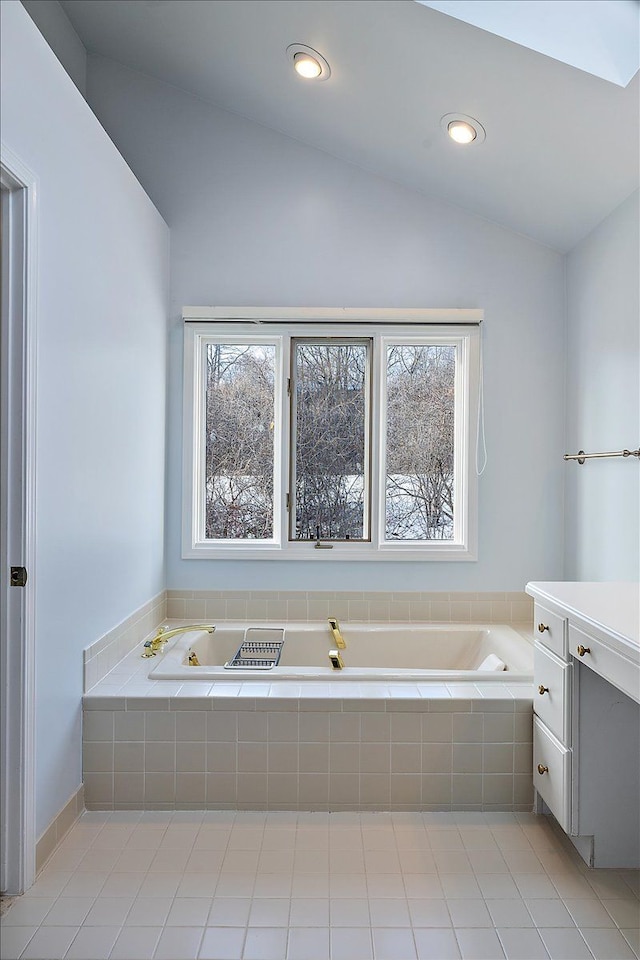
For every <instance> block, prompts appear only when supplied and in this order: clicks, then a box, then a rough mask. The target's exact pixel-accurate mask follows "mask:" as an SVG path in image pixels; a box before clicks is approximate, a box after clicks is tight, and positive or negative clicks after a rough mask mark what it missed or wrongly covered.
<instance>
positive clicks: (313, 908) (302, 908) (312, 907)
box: [289, 897, 329, 927]
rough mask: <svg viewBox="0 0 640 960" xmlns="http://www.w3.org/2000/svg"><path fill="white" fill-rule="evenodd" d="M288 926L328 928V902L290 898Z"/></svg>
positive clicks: (324, 900) (310, 898)
mask: <svg viewBox="0 0 640 960" xmlns="http://www.w3.org/2000/svg"><path fill="white" fill-rule="evenodd" d="M289 925H290V926H292V927H328V926H329V900H328V899H315V898H313V897H303V898H299V897H292V898H291V913H290V915H289Z"/></svg>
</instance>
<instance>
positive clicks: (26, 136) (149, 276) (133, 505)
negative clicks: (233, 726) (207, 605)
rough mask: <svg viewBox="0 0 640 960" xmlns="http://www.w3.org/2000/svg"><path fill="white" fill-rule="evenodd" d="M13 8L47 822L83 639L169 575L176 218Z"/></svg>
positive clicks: (63, 767) (71, 779)
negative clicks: (168, 421)
mask: <svg viewBox="0 0 640 960" xmlns="http://www.w3.org/2000/svg"><path fill="white" fill-rule="evenodd" d="M1 7H2V73H3V76H2V81H3V82H2V137H3V141H4V143H5V144H6V145H7V146H8V147H9V149H10V150H11V151H13V153H15V154H16V155H17V156H18V157H19V158H20V160H21V161H22V163H24V164H25V165H26V166H27V167H28V168H30V170H31V171H32V172H33V173H34V174H35V175H36V176H37V177H38V181H39V199H38V230H39V259H38V268H39V278H38V299H39V303H38V374H37V529H36V537H37V548H36V569H35V571H31V573H32V575H33V576H32V579H31V581H30V582H31V584H32V589H35V590H36V603H37V607H36V619H37V623H36V630H37V638H36V643H37V668H36V671H37V678H36V682H37V708H36V709H37V750H36V752H37V756H36V761H37V798H36V806H37V831H38V834H40V833H41V832H42V831H43V830H44V829H45V827H47V825H48V824H49V822H50V820H51V819H52V817H53V816H54V815H55V814H57V813H58V811H59V809H60V808H61V806H62V805H63V804H64V803H66V801H67V800H68V799H69V797H70V796H71V794H72V793H73V792H74V791H75V790H76V789H77V788H78V786H79V785H80V782H81V736H80V733H81V729H80V724H81V717H80V711H81V696H82V649H83V648H84V647H85V646H87V645H88V644H90V643H92V642H93V641H95V640H96V639H97V638H98V637H100V636H101V635H102V634H103V633H105V632H106V631H107V630H109V629H111V628H113V627H114V626H116V625H117V624H118V623H119V622H120V621H121V620H123V619H124V618H125V617H127V616H128V615H130V614H131V613H132V612H133V611H134V610H136V609H137V608H138V607H139V606H141V605H142V604H143V603H145V602H146V601H148V600H149V599H150V598H151V597H152V596H154V595H155V594H157V593H158V592H159V591H160V590H162V589H163V586H164V569H163V508H164V503H163V500H164V430H165V380H166V373H165V371H166V294H167V267H168V231H167V228H166V225H165V224H164V223H163V221H162V219H161V217H160V215H159V214H158V212H157V211H156V210H155V209H154V207H153V205H152V203H151V202H150V200H149V198H148V197H147V196H146V195H145V193H144V192H143V190H142V189H141V187H140V185H139V184H138V183H137V182H136V180H135V178H134V177H133V175H132V173H131V171H130V170H129V168H128V167H127V165H126V164H125V162H124V160H123V159H122V158H121V157H120V156H119V154H118V153H117V151H116V149H115V148H114V146H113V144H112V143H111V141H110V140H109V139H108V137H107V136H106V134H105V132H104V130H103V129H102V128H101V127H100V125H99V124H98V122H97V121H96V119H95V117H94V116H93V114H92V113H91V111H90V110H89V108H88V106H87V104H86V103H85V101H84V100H83V99H82V97H81V95H80V93H79V92H78V90H77V89H76V87H75V86H74V84H73V83H72V81H71V80H70V78H69V77H68V75H67V74H66V72H65V71H64V70H63V69H62V67H61V66H60V64H59V63H58V61H57V59H56V58H55V56H54V55H53V53H52V52H51V50H50V48H49V47H48V45H47V44H46V43H45V41H44V40H43V38H42V36H41V35H40V33H39V32H38V29H37V28H36V26H35V24H34V23H33V22H32V20H31V19H30V18H29V16H28V15H27V13H26V12H25V10H24V8H23V7H22V5H21V4H20V3H18V2H17V0H3V2H2V5H1ZM27 589H29V586H27Z"/></svg>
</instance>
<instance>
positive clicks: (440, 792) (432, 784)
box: [422, 773, 451, 807]
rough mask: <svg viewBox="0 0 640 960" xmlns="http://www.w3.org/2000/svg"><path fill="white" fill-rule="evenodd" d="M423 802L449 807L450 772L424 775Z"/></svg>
mask: <svg viewBox="0 0 640 960" xmlns="http://www.w3.org/2000/svg"><path fill="white" fill-rule="evenodd" d="M422 802H423V803H425V804H429V805H437V806H444V807H448V806H450V804H451V776H450V774H441V773H429V774H428V775H427V776H423V777H422Z"/></svg>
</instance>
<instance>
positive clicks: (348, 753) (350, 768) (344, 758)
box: [329, 742, 360, 775]
mask: <svg viewBox="0 0 640 960" xmlns="http://www.w3.org/2000/svg"><path fill="white" fill-rule="evenodd" d="M359 763H360V746H359V744H357V743H333V742H332V743H331V744H330V745H329V770H330V772H331V774H332V775H333V774H334V773H357V772H358V769H359Z"/></svg>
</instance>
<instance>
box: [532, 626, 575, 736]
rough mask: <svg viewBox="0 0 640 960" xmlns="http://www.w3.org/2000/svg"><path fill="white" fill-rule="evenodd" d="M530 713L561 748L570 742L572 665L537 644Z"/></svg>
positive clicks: (534, 654)
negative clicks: (540, 722)
mask: <svg viewBox="0 0 640 960" xmlns="http://www.w3.org/2000/svg"><path fill="white" fill-rule="evenodd" d="M533 664H534V666H533V676H534V692H533V709H534V710H535V712H536V714H537V715H538V716H539V717H540V719H541V720H542V721H543V722H544V723H545V725H546V726H547V727H548V728H549V729H550V730H551V732H552V733H553V734H555V736H556V737H557V738H558V740H561V741H562V742H563V743H564V744H569V743H570V739H571V700H570V697H571V685H570V680H571V665H570V664H567V663H564V662H563V661H562V660H559V659H558V658H557V657H555V656H554V655H553V654H552V653H549V651H548V650H546V649H545V648H544V647H542V646H541V645H540V644H539V643H538V642H537V641H536V644H535V647H534V651H533Z"/></svg>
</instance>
